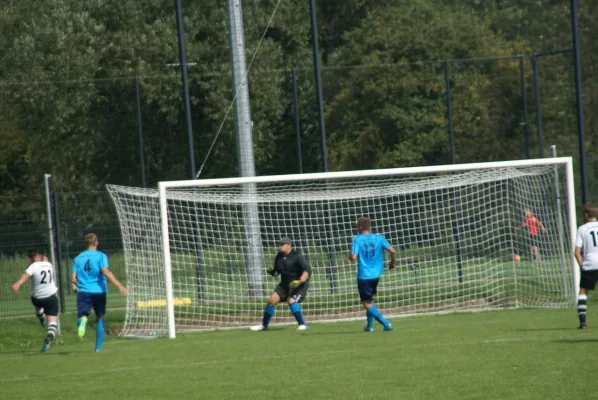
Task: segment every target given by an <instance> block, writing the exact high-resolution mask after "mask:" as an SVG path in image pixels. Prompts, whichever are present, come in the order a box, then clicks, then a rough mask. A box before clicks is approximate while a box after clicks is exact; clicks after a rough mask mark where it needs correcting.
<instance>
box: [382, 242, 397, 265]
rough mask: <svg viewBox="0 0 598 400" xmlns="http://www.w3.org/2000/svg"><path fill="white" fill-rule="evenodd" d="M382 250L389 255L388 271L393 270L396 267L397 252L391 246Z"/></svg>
mask: <svg viewBox="0 0 598 400" xmlns="http://www.w3.org/2000/svg"><path fill="white" fill-rule="evenodd" d="M384 250H386V251H388V252H389V253H390V263H388V269H393V268H394V267H395V266H396V265H397V252H396V251H395V249H394V248H393V247H392V246H390V247H389V248H387V249H384Z"/></svg>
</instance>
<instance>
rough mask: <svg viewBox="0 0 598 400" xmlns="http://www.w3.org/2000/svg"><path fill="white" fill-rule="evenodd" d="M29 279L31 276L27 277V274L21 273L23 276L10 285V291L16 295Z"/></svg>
mask: <svg viewBox="0 0 598 400" xmlns="http://www.w3.org/2000/svg"><path fill="white" fill-rule="evenodd" d="M29 278H31V275H29V274H28V273H27V272H23V275H21V277H20V278H19V280H17V281H16V282H15V283H13V284H12V291H13V292H15V293H18V291H19V289H20V288H21V286H22V285H23V284H24V283H25V282H27V281H28V280H29Z"/></svg>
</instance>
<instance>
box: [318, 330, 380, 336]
mask: <svg viewBox="0 0 598 400" xmlns="http://www.w3.org/2000/svg"><path fill="white" fill-rule="evenodd" d="M368 333H371V332H364V331H363V329H361V330H354V331H334V332H310V336H311V335H313V336H319V335H350V334H360V335H367V334H368Z"/></svg>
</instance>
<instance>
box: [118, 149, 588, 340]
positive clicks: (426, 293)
mask: <svg viewBox="0 0 598 400" xmlns="http://www.w3.org/2000/svg"><path fill="white" fill-rule="evenodd" d="M108 189H109V191H110V193H111V195H112V197H113V199H114V202H115V204H116V209H117V211H118V215H119V219H120V225H121V229H122V236H123V244H124V253H125V261H126V271H127V272H126V274H127V276H126V277H127V286H128V288H129V297H128V300H127V316H126V323H125V327H124V330H123V334H124V335H127V336H137V337H150V336H166V335H167V336H169V337H175V334H176V332H186V331H197V330H203V329H216V328H232V327H243V326H249V325H252V324H257V323H259V322H260V321H261V317H262V312H263V308H264V305H265V301H266V299H267V297H268V295H269V294H270V293H271V292H272V290H273V289H274V287H275V285H276V283H277V279H276V278H272V277H270V276H269V275H267V274H266V273H265V270H266V269H268V268H271V266H272V263H273V260H274V257H275V255H276V253H277V251H278V245H277V243H278V240H279V239H280V238H281V237H282V236H290V237H291V238H292V239H293V241H294V247H295V248H296V249H298V250H299V251H301V252H302V253H303V254H304V256H305V257H306V258H307V259H308V261H309V262H310V264H311V267H312V271H313V274H312V279H311V285H310V290H309V293H308V295H307V297H306V299H305V301H304V302H303V304H302V306H303V310H304V314H305V317H306V320H307V321H309V322H315V321H335V320H347V319H355V318H363V316H364V312H363V309H362V307H361V305H360V302H359V297H358V294H357V289H356V265H355V263H354V262H351V261H349V260H348V259H347V255H348V251H349V250H350V247H351V240H352V237H353V236H354V235H355V234H356V221H357V218H358V217H359V216H362V215H368V216H370V218H371V220H372V231H373V232H377V233H381V234H384V235H385V236H386V237H387V238H388V240H389V241H390V243H391V244H392V245H393V246H394V247H395V249H396V250H397V253H398V255H397V268H396V269H394V270H389V271H386V273H385V274H384V275H383V277H382V279H381V282H380V285H379V290H378V295H377V298H376V304H377V306H378V308H380V309H381V310H383V312H384V314H385V315H388V316H400V315H412V314H418V313H439V312H451V311H464V310H489V309H504V308H517V307H568V306H571V305H573V304H574V302H575V296H576V290H575V287H576V286H575V282H576V280H577V279H578V277H577V276H576V272H575V271H576V268H573V266H574V258H573V247H572V246H573V240H574V239H575V233H576V229H577V227H576V219H575V208H574V204H575V199H574V190H573V170H572V161H571V158H569V157H561V158H551V159H538V160H522V161H507V162H492V163H475V164H462V165H447V166H436V167H416V168H398V169H381V170H367V171H350V172H331V173H316V174H301V175H279V176H261V177H250V178H230V179H211V180H189V181H173V182H160V183H159V185H158V190H151V189H140V188H132V187H122V186H113V185H109V186H108ZM526 211H527V212H529V213H532V214H533V215H534V216H535V217H536V219H537V220H539V221H540V222H541V223H542V225H543V226H544V227H545V231H544V230H543V229H541V228H538V235H534V236H533V237H532V236H531V235H530V234H529V233H530V232H528V231H529V230H531V228H530V229H527V228H529V227H528V226H527V225H525V224H522V223H523V221H525V220H526ZM522 225H523V228H522V229H515V228H516V227H519V226H522ZM534 247H535V248H537V250H538V251H537V255H536V252H535V251H534ZM537 257H538V259H536V258H537ZM279 307H283V305H281V306H279ZM292 321H294V320H293V319H292V316H291V314H290V313H289V312H288V310H286V308H284V307H283V308H282V309H281V310H279V312H277V313H276V316H275V318H274V320H273V322H272V323H273V324H276V323H290V322H292Z"/></svg>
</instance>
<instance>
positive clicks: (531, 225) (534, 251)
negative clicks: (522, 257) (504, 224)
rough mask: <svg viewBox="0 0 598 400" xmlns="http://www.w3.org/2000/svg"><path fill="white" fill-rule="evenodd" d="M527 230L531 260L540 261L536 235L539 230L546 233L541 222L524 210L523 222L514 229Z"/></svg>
mask: <svg viewBox="0 0 598 400" xmlns="http://www.w3.org/2000/svg"><path fill="white" fill-rule="evenodd" d="M524 227H525V228H527V234H528V241H529V249H530V253H531V260H532V261H533V260H536V261H540V251H539V250H538V235H539V234H540V229H541V230H542V233H546V228H545V227H544V225H542V222H540V220H539V219H538V218H536V217H535V216H534V214H532V212H531V211H530V210H529V209H526V210H525V221H523V222H522V223H521V225H519V226H516V227H514V228H515V229H521V228H524Z"/></svg>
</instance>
